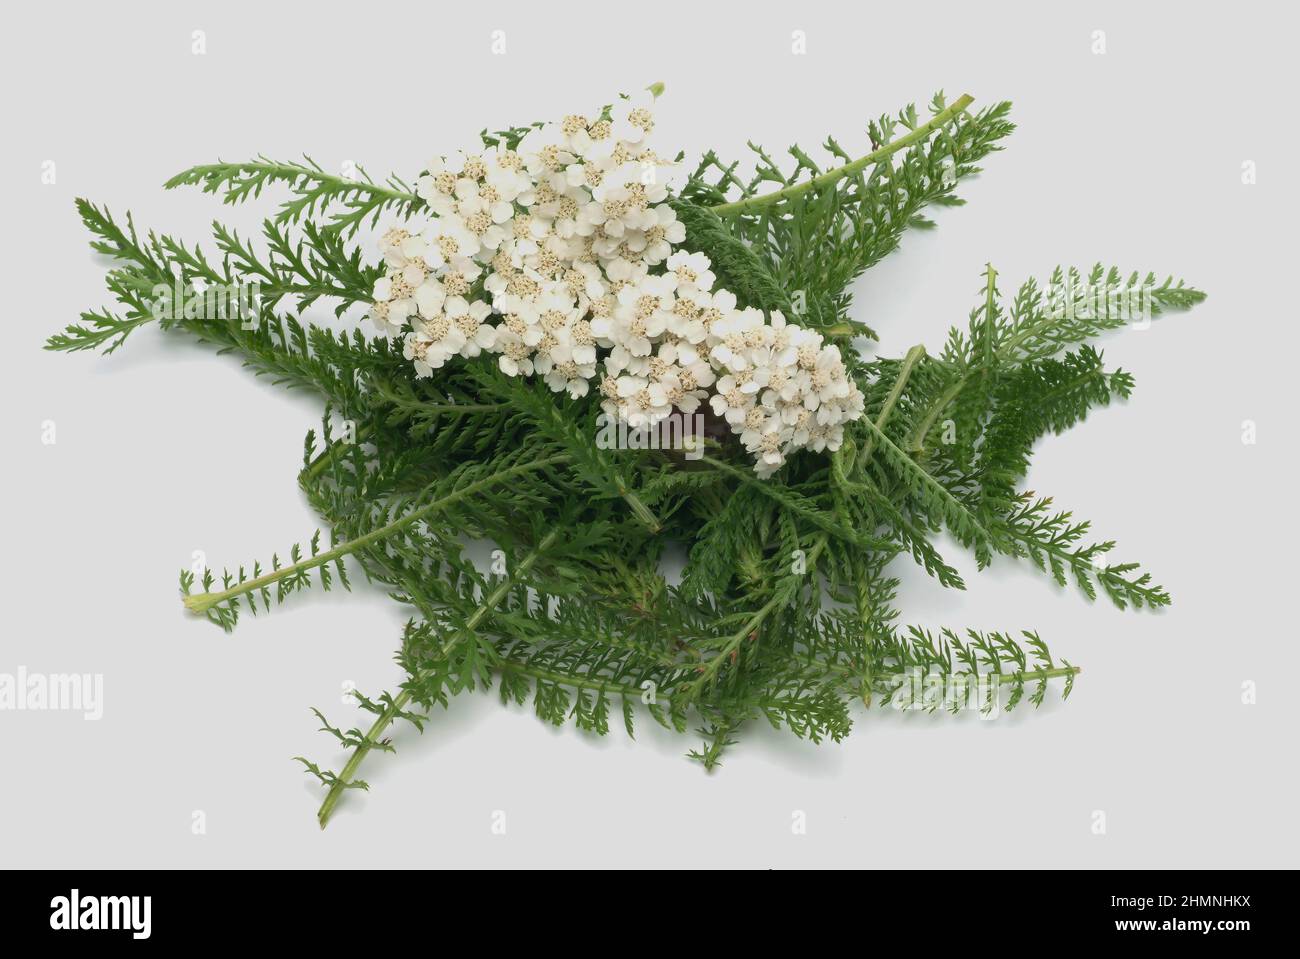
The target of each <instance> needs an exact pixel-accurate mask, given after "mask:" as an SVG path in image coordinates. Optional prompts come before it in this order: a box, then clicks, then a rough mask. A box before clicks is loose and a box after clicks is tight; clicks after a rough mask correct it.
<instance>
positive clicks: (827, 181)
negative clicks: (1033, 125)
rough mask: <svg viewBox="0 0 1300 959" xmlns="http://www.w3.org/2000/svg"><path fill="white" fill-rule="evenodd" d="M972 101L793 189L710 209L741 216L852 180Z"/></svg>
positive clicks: (967, 99) (960, 100)
mask: <svg viewBox="0 0 1300 959" xmlns="http://www.w3.org/2000/svg"><path fill="white" fill-rule="evenodd" d="M974 99H975V98H974V97H972V96H970V95H969V94H965V95H963V96H960V97H958V98H957V100H956V101H954V102H953V104H952V106H950V107H948V108H947V109H946V110H944V111H942V112H941V113H937V114H935V116H934V117H933V119H931V120H930V121H929V122H928V123H923V124H921V126H919V127H917V128H916V129H915V130H913V131H911V132H910V133H908V134H906V135H905V136H901V137H899V138H898V139H897V140H895V141H893V142H892V143H887V144H885V145H884V146H882V147H880V149H878V150H873V151H872V152H871V153H868V154H867V155H866V156H864V157H860V158H858V159H857V160H854V161H853V162H852V163H846V164H845V165H844V166H841V167H836V168H835V169H834V170H827V171H826V172H825V173H823V174H821V175H820V176H815V177H812V178H811V179H808V180H804V181H803V182H802V183H796V184H795V185H794V186H788V187H786V188H785V189H784V190H776V191H774V192H772V193H764V194H763V195H762V196H756V197H750V198H749V199H747V200H736V201H735V202H733V203H723V204H720V205H719V206H715V207H711V209H712V210H713V212H714V213H716V214H718V215H719V216H727V215H729V214H732V213H742V212H747V211H750V210H757V209H762V208H763V207H768V206H772V205H774V204H777V203H780V202H781V201H783V200H793V199H795V198H796V197H799V196H802V195H803V194H805V193H807V192H808V191H809V190H814V189H816V190H820V189H822V188H823V187H827V186H830V185H832V184H833V183H835V182H837V181H839V180H841V179H843V178H844V177H846V176H853V175H854V174H856V173H859V172H861V171H862V170H864V169H865V168H867V167H868V166H871V165H872V164H874V163H879V162H880V161H881V160H883V159H885V157H887V156H890V155H891V154H894V153H897V152H898V151H899V150H902V149H903V148H905V147H909V146H911V145H912V144H914V143H919V142H921V141H923V140H925V139H926V138H927V137H929V136H930V134H931V133H933V132H934V131H935V130H936V129H938V128H939V127H942V126H944V125H945V124H947V123H948V122H950V121H951V120H952V119H954V118H955V117H956V116H957V115H958V114H960V113H963V112H964V111H965V110H966V108H967V107H968V106H970V105H971V103H972V102H973V101H974Z"/></svg>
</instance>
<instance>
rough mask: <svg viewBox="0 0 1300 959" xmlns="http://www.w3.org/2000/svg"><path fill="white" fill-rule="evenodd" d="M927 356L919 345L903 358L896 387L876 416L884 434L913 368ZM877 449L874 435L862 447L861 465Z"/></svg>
mask: <svg viewBox="0 0 1300 959" xmlns="http://www.w3.org/2000/svg"><path fill="white" fill-rule="evenodd" d="M923 356H925V347H924V346H923V345H921V344H920V343H918V344H917V345H916V346H914V347H912V348H911V349H910V350H908V351H907V355H906V356H904V357H903V363H902V365H901V366H900V367H899V368H898V376H896V377H895V378H894V385H893V386H891V387H890V388H889V395H888V396H886V397H885V402H884V404H882V405H881V407H880V412H879V413H878V414H877V415H876V429H877V430H879V431H880V432H882V433H883V432H884V430H885V423H887V422H888V421H889V417H890V416H891V415H892V414H893V412H894V407H895V406H896V405H898V399H899V397H900V396H902V395H903V388H904V387H905V386H907V380H908V378H909V377H910V376H911V375H912V368H913V367H915V366H916V364H917V363H918V362H919V361H920V359H921V357H923ZM875 448H876V434H875V433H872V434H871V435H869V436H868V437H867V442H866V445H865V446H863V447H862V456H861V458H860V459H859V461H858V462H859V463H861V464H862V465H864V466H865V465H866V463H867V461H868V460H869V459H871V453H872V451H873V450H874V449H875Z"/></svg>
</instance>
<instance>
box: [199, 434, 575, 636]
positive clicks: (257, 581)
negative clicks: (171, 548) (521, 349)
mask: <svg viewBox="0 0 1300 959" xmlns="http://www.w3.org/2000/svg"><path fill="white" fill-rule="evenodd" d="M567 460H568V456H567V455H565V454H562V453H561V454H558V455H555V456H548V457H545V458H543V459H540V460H533V461H532V462H530V463H518V464H516V465H514V466H510V467H507V468H506V469H504V470H499V471H498V472H496V473H493V474H492V475H491V476H485V477H484V478H483V479H480V480H475V481H474V482H472V483H468V484H466V485H465V486H462V487H461V488H460V489H457V490H455V491H454V492H451V493H448V494H447V495H446V496H444V497H442V498H441V499H439V500H435V501H434V502H432V503H430V504H429V505H427V506H423V507H421V508H420V509H417V510H415V511H413V512H411V513H408V514H407V515H405V516H403V517H401V518H400V519H395V520H393V521H392V522H391V523H388V524H387V525H385V526H381V527H379V528H378V529H374V530H371V531H370V532H369V533H365V534H363V535H361V536H358V537H357V538H356V539H350V540H348V541H347V542H345V543H340V544H339V545H338V546H336V547H334V548H333V549H330V550H326V551H325V552H323V553H318V554H316V555H315V556H312V557H310V558H309V559H304V560H302V561H300V562H297V563H291V564H290V565H288V566H282V567H281V568H280V569H277V570H272V571H271V572H269V573H265V574H263V575H262V576H258V577H256V578H254V579H250V580H246V581H245V582H242V583H239V584H238V585H236V586H232V587H230V588H229V589H225V590H222V591H220V592H216V593H194V594H192V595H189V596H185V597H183V599H184V602H185V606H186V608H188V609H190V610H193V611H194V612H196V613H202V612H206V611H207V610H209V609H211V608H212V607H213V606H216V605H218V604H220V603H224V602H226V601H227V600H231V599H234V598H236V597H238V596H242V595H244V594H245V593H251V592H253V591H254V590H258V589H263V588H264V587H267V586H270V585H271V584H273V583H277V582H279V581H280V580H282V579H285V578H286V577H288V576H294V575H296V574H298V573H301V572H304V571H306V570H309V569H315V568H316V567H319V566H324V565H325V564H326V563H332V562H334V561H335V560H336V559H339V558H341V557H343V556H346V555H348V554H349V553H353V552H355V551H356V550H358V549H362V548H363V547H366V546H369V545H370V544H371V543H374V542H376V541H379V540H383V539H385V538H386V537H388V536H391V535H392V534H393V533H396V532H398V531H399V530H401V529H404V528H405V527H407V526H409V525H411V524H412V523H414V522H415V521H416V520H421V519H424V518H425V517H427V516H431V515H433V514H434V513H436V512H438V511H439V510H442V509H446V508H447V507H448V506H451V505H453V504H455V503H458V502H460V501H461V500H463V499H466V498H468V497H470V496H472V495H474V494H475V493H481V492H482V491H483V490H485V489H488V488H489V487H491V486H495V485H496V484H498V483H501V482H503V481H505V480H508V479H512V478H513V477H515V476H519V475H521V474H523V473H528V472H532V471H533V470H539V469H544V468H545V467H547V466H554V465H556V464H557V463H563V462H566V461H567Z"/></svg>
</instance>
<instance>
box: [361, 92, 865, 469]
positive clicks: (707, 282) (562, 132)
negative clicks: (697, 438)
mask: <svg viewBox="0 0 1300 959" xmlns="http://www.w3.org/2000/svg"><path fill="white" fill-rule="evenodd" d="M652 102H653V98H652V97H650V96H648V95H647V96H646V97H645V98H642V99H630V100H623V101H620V102H619V104H618V105H617V106H615V107H614V108H613V109H612V111H610V112H609V113H608V114H607V115H605V116H601V117H598V118H597V119H595V120H588V119H587V118H586V117H582V116H568V117H565V118H564V120H563V121H562V122H560V123H556V124H550V125H547V126H543V127H539V128H537V129H535V130H533V131H531V132H530V133H529V134H528V135H527V136H526V137H525V138H524V139H523V140H522V141H521V142H520V143H519V146H518V149H517V150H508V149H505V148H504V147H499V148H489V149H487V150H485V151H483V152H480V153H462V154H460V155H458V156H457V157H456V158H455V159H454V160H444V159H436V160H434V161H433V162H432V163H431V164H430V165H429V170H428V172H427V173H426V174H425V175H423V176H421V177H420V180H419V182H418V185H417V191H418V192H419V195H420V196H421V197H422V198H423V199H424V200H425V201H426V203H427V204H428V206H429V208H430V210H431V211H432V213H433V214H434V215H435V217H434V218H433V219H432V220H431V222H430V224H429V225H428V227H427V228H425V229H422V230H418V229H416V228H415V227H414V226H412V225H411V224H407V225H405V226H398V227H394V228H393V229H390V230H389V231H388V232H387V233H385V234H384V235H383V237H382V238H381V239H380V243H379V248H380V251H381V252H382V253H383V255H384V259H385V262H386V264H387V267H388V269H387V275H386V276H384V277H383V278H381V279H380V280H379V281H378V282H377V283H376V284H375V290H374V299H375V302H374V304H373V306H372V309H371V318H372V320H373V321H374V323H375V324H376V325H377V326H378V327H379V328H380V329H381V330H383V331H384V332H388V333H397V334H402V335H404V340H405V355H406V357H407V358H408V359H409V360H411V361H412V362H413V363H414V365H415V370H416V375H417V376H429V375H431V374H432V372H433V371H434V370H435V369H437V368H439V367H441V366H442V365H443V364H445V363H446V362H447V361H448V360H450V359H451V358H452V357H454V356H461V357H473V356H477V355H479V354H480V353H481V352H483V351H485V350H486V351H490V352H493V353H496V354H497V355H498V363H499V364H500V367H501V369H502V370H503V371H504V372H505V373H507V374H509V375H511V376H529V375H538V376H541V377H542V378H543V379H544V380H545V382H546V383H547V385H548V386H549V387H550V388H551V389H552V390H554V391H556V392H559V391H561V390H564V391H567V392H568V393H569V394H570V395H571V396H573V397H579V396H583V395H585V394H586V393H587V392H588V390H589V389H590V384H591V382H592V381H593V380H595V381H597V388H598V389H599V390H600V393H601V397H602V401H601V402H602V406H603V408H604V410H605V412H606V413H607V414H608V415H610V416H617V417H620V418H621V419H622V420H624V421H625V422H626V423H627V424H628V425H629V426H630V427H633V428H649V427H654V426H656V425H657V424H658V423H659V422H661V421H662V420H663V419H664V418H665V417H667V416H668V415H669V414H671V413H672V412H673V411H674V410H676V411H680V412H682V413H693V412H695V411H696V410H697V409H698V408H699V407H700V405H701V403H703V402H705V401H706V400H707V401H708V403H709V404H710V406H711V407H712V410H713V412H714V413H715V414H716V415H717V416H719V417H722V418H725V419H726V421H727V423H728V424H729V425H730V427H731V429H732V431H733V432H736V433H738V434H740V439H741V442H742V443H743V444H744V445H745V448H746V449H747V450H748V451H749V452H750V453H752V454H754V456H755V458H756V464H755V468H756V470H757V471H758V473H759V474H760V475H762V476H768V475H770V474H771V473H772V472H774V471H775V470H776V469H777V468H779V467H780V466H781V465H782V463H784V462H785V457H786V456H787V455H789V454H790V453H791V452H793V451H794V450H796V449H800V448H803V447H810V448H812V449H815V450H823V449H831V450H834V449H837V448H838V447H839V445H840V442H841V440H842V430H843V424H844V423H845V422H847V421H849V420H853V419H857V418H858V417H860V416H861V415H862V410H863V399H862V394H861V392H860V391H859V390H858V388H857V386H856V385H855V384H854V383H853V382H852V380H850V379H849V377H848V376H847V374H846V372H845V369H844V363H843V358H842V357H841V356H840V353H839V350H838V349H836V348H835V346H833V345H830V344H826V343H823V341H822V337H821V335H820V334H818V333H816V332H814V331H812V330H808V329H804V328H802V327H799V326H796V325H793V324H789V323H787V322H786V320H785V318H784V317H783V316H782V315H781V314H780V313H773V314H772V315H771V319H770V320H769V319H767V318H766V317H765V316H764V315H763V313H761V312H759V311H758V310H754V309H745V310H738V309H737V308H736V298H735V296H733V295H732V294H731V293H729V292H728V291H727V290H725V289H715V286H716V282H715V277H714V274H713V272H712V270H711V269H710V267H711V264H710V262H709V259H708V257H706V256H705V255H704V254H702V253H687V252H685V251H683V250H676V251H675V250H674V245H675V244H679V243H681V241H682V240H683V239H685V236H686V230H685V227H684V226H683V225H682V224H681V223H680V222H679V221H678V220H677V215H676V213H675V212H674V211H673V210H672V208H671V207H670V206H668V205H667V204H665V203H664V202H663V201H664V200H665V199H667V197H668V188H667V186H666V185H665V183H664V180H665V177H666V174H667V172H668V169H669V167H670V166H671V164H669V163H668V162H667V161H665V160H663V159H661V158H660V157H659V156H658V155H657V154H656V153H655V152H654V151H653V150H652V149H651V148H650V146H649V144H648V138H649V135H650V133H651V132H652V130H653V129H654V118H653V115H652V114H651V112H650V109H649V108H650V106H651V104H652Z"/></svg>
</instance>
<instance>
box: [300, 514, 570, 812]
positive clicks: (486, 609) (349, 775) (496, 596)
mask: <svg viewBox="0 0 1300 959" xmlns="http://www.w3.org/2000/svg"><path fill="white" fill-rule="evenodd" d="M559 537H560V530H559V529H553V530H551V531H550V532H549V533H547V534H546V536H544V537H543V538H542V541H541V542H540V543H538V544H537V547H536V548H535V549H534V550H533V551H532V552H530V553H529V554H528V555H527V556H526V557H524V559H523V560H521V561H520V563H519V565H518V566H517V567H515V571H514V572H513V573H512V574H510V575H508V576H506V577H504V578H503V579H502V580H501V583H500V584H499V585H498V586H497V587H496V589H494V590H492V592H491V593H490V594H489V595H488V596H487V598H485V599H484V600H483V602H481V603H480V604H479V606H478V608H477V609H476V610H474V613H473V615H472V616H470V618H469V619H468V620H466V621H465V626H464V628H463V629H461V630H459V631H457V632H456V633H455V634H454V635H453V636H452V637H451V638H450V639H448V640H447V641H446V642H445V643H443V644H442V646H441V648H440V649H439V651H438V659H440V660H441V659H446V658H447V656H448V655H449V654H450V653H451V652H452V650H454V649H455V648H456V647H457V646H458V645H459V644H460V643H461V642H463V641H464V640H465V639H466V638H468V637H469V636H470V635H472V634H473V632H474V630H475V629H477V628H478V626H479V623H481V622H482V621H483V619H484V618H485V617H486V616H487V615H488V614H489V613H490V612H492V610H494V609H496V607H497V606H498V605H500V603H501V601H502V600H503V599H505V597H506V594H507V593H508V592H509V591H510V588H511V587H512V586H514V585H515V583H516V581H517V580H518V579H519V578H520V577H522V576H523V575H524V574H525V573H527V572H528V570H530V569H532V567H533V564H534V563H536V562H537V558H538V557H539V556H540V555H542V554H543V553H544V552H546V550H548V549H550V548H551V546H553V545H554V544H555V541H556V540H557V539H559ZM430 672H432V670H430V669H424V670H420V671H418V672H417V673H416V674H415V675H414V676H413V677H412V678H411V682H412V683H417V682H419V681H420V680H421V679H422V678H424V677H426V676H428V675H429V673H430ZM410 701H411V690H410V688H409V686H408V688H407V689H403V690H402V692H401V693H399V694H398V695H397V696H396V697H394V699H393V701H392V703H391V704H390V705H389V707H388V708H387V709H385V710H384V711H383V712H382V713H381V714H380V715H379V718H377V719H376V720H375V721H374V723H372V724H371V726H370V728H369V729H368V730H367V731H366V735H365V740H364V741H363V742H362V744H361V745H360V746H357V747H356V748H355V749H354V750H353V752H352V755H351V756H350V757H348V761H347V763H346V764H345V765H344V766H343V770H342V771H341V772H340V773H339V775H338V779H337V780H336V781H335V782H334V785H332V786H330V789H329V792H328V793H326V794H325V800H324V801H323V802H322V803H321V806H320V809H319V811H317V813H316V819H317V820H318V821H319V822H320V827H321V829H324V828H325V826H326V824H327V823H328V822H329V818H330V815H331V814H332V813H333V812H334V807H335V806H337V805H338V802H339V800H340V799H341V798H342V797H343V791H344V790H345V789H347V788H348V783H350V782H352V779H353V777H354V776H355V775H356V773H357V769H358V768H359V767H360V766H361V762H362V760H364V759H365V758H366V756H367V755H368V754H369V753H370V750H371V749H373V748H374V747H375V745H376V744H377V743H378V742H379V737H380V736H382V735H383V734H384V730H385V729H387V728H388V727H389V725H390V724H391V723H392V722H393V720H394V719H396V718H397V716H398V715H399V714H400V713H401V712H402V710H403V709H405V708H406V704H407V703H409V702H410Z"/></svg>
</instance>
